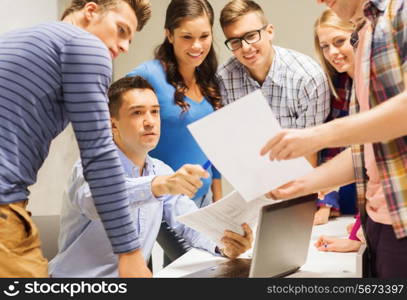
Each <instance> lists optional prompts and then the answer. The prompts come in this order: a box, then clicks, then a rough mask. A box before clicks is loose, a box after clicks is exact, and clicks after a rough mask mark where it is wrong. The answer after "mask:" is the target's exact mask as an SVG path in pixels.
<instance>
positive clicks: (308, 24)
mask: <svg viewBox="0 0 407 300" xmlns="http://www.w3.org/2000/svg"><path fill="white" fill-rule="evenodd" d="M169 2H170V0H151V3H152V6H153V15H152V18H151V19H150V21H149V22H148V23H147V25H146V26H145V27H144V29H143V31H142V32H138V33H136V36H135V39H134V42H133V44H132V45H131V47H130V51H129V53H128V54H125V55H122V56H121V57H119V58H118V59H117V60H116V61H115V64H114V66H115V72H114V76H115V79H119V78H120V77H123V76H124V75H126V73H128V72H129V71H130V70H132V69H133V68H134V67H135V66H137V65H138V64H140V63H141V62H143V61H145V60H148V59H151V58H152V57H153V50H154V49H155V47H156V46H157V45H159V44H160V43H161V42H162V41H163V39H164V29H163V27H164V21H165V10H166V8H167V5H168V3H169ZM209 2H210V3H211V4H212V6H213V9H214V11H215V26H214V37H215V49H216V51H217V53H218V56H219V62H222V61H224V60H225V59H226V58H228V57H229V56H230V55H231V53H230V51H229V50H228V49H227V48H226V47H225V45H224V43H223V42H224V36H223V32H222V30H221V28H220V26H219V15H220V11H221V10H222V8H223V7H224V6H225V4H226V3H227V2H228V0H209ZM256 2H257V3H258V4H260V6H261V7H262V8H263V10H264V12H265V14H266V16H267V18H268V19H269V22H270V23H272V24H273V25H274V26H275V33H276V35H275V40H274V44H275V45H279V46H283V47H287V48H292V49H295V50H297V51H300V52H303V53H305V54H308V55H310V56H314V50H313V35H312V30H313V24H314V21H315V19H316V18H317V17H318V16H319V15H320V13H321V12H322V10H323V9H324V8H325V5H317V4H316V1H315V0H257V1H256Z"/></svg>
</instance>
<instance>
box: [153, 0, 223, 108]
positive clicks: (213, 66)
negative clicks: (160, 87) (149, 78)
mask: <svg viewBox="0 0 407 300" xmlns="http://www.w3.org/2000/svg"><path fill="white" fill-rule="evenodd" d="M202 16H207V17H208V19H209V22H210V24H211V27H212V26H213V22H214V13H213V9H212V6H211V5H210V3H209V2H208V1H207V0H172V1H171V3H170V4H169V6H168V8H167V13H166V16H165V26H164V27H165V29H167V30H168V31H169V32H170V33H173V31H174V29H176V28H178V27H179V26H180V24H181V22H182V21H183V20H184V19H185V18H197V17H202ZM155 58H156V59H158V60H160V61H161V63H162V64H163V65H164V69H165V71H166V74H167V81H168V82H169V83H170V84H171V85H173V86H174V87H175V92H174V102H175V104H176V105H178V106H180V107H181V108H182V110H183V111H184V112H185V111H187V110H188V108H189V104H188V103H186V102H185V100H184V97H185V91H186V90H187V88H188V87H187V86H186V84H185V81H184V79H183V77H182V75H181V74H180V72H179V70H178V63H177V59H176V57H175V54H174V49H173V45H172V44H171V43H170V42H169V40H168V38H167V37H166V38H165V40H164V42H163V43H162V44H161V45H159V46H158V47H157V49H156V50H155ZM217 68H218V61H217V58H216V53H215V49H214V48H213V45H211V49H210V50H209V53H208V55H207V56H206V58H205V60H204V61H203V62H202V64H201V65H200V66H199V67H198V68H196V70H195V77H196V82H197V84H198V86H199V89H200V91H201V93H202V94H203V95H204V96H205V97H206V98H207V99H208V101H209V102H210V103H211V105H212V107H213V108H214V109H218V108H220V107H221V103H220V93H219V86H218V82H217V80H216V77H215V74H216V70H217Z"/></svg>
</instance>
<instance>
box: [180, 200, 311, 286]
mask: <svg viewBox="0 0 407 300" xmlns="http://www.w3.org/2000/svg"><path fill="white" fill-rule="evenodd" d="M316 199H317V194H312V195H307V196H303V197H298V198H294V199H289V200H284V201H281V202H276V203H273V204H270V205H266V206H264V207H263V208H262V209H261V211H260V216H259V222H258V226H257V233H256V239H255V242H254V246H253V254H252V259H247V258H238V259H235V260H228V261H226V262H221V263H218V264H215V265H213V266H210V267H208V268H205V269H203V270H199V271H197V272H194V273H190V274H187V275H186V276H184V277H189V278H208V277H209V278H213V277H215V278H246V277H263V278H264V277H284V276H287V275H289V274H292V273H294V272H296V271H297V270H298V269H299V268H301V266H302V265H303V264H304V263H305V261H306V259H307V255H308V248H309V242H310V239H311V232H312V226H313V219H314V213H315V210H316V205H315V202H316Z"/></svg>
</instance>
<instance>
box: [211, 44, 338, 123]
mask: <svg viewBox="0 0 407 300" xmlns="http://www.w3.org/2000/svg"><path fill="white" fill-rule="evenodd" d="M273 48H274V50H275V56H274V60H273V64H272V66H271V68H270V71H269V73H268V75H267V77H266V79H265V81H264V83H263V84H262V85H260V84H259V83H258V82H257V81H256V80H254V79H253V78H252V77H251V76H250V74H249V72H248V71H247V69H246V68H245V67H244V66H243V65H242V64H241V63H240V62H239V61H238V60H237V59H236V58H234V57H233V58H230V59H229V60H228V61H227V62H226V63H224V64H223V65H222V66H220V67H219V69H218V73H217V75H218V79H219V86H220V93H221V96H222V102H223V104H224V105H226V104H230V103H232V102H234V101H236V100H238V99H239V98H241V97H243V96H246V95H247V94H249V93H251V92H253V91H255V90H258V89H261V90H262V92H263V94H264V96H265V97H266V99H267V100H268V101H269V104H270V107H271V109H272V111H273V113H274V114H275V116H276V118H277V120H278V121H279V123H280V125H281V127H283V128H304V127H309V126H314V125H317V124H321V123H323V122H324V121H325V119H326V117H327V116H328V114H329V111H330V92H329V86H328V82H327V80H326V77H325V74H324V72H323V71H322V69H321V67H320V66H319V65H318V64H317V63H316V62H315V61H314V60H313V59H311V58H310V57H308V56H306V55H304V54H301V53H299V52H296V51H293V50H289V49H285V48H280V47H276V46H274V47H273Z"/></svg>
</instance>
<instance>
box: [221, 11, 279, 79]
mask: <svg viewBox="0 0 407 300" xmlns="http://www.w3.org/2000/svg"><path fill="white" fill-rule="evenodd" d="M264 25H265V24H264V23H263V21H262V19H261V17H260V16H259V15H258V14H257V13H255V12H251V13H248V14H246V15H244V16H242V17H240V18H239V19H238V20H237V21H236V22H234V23H232V24H230V25H227V26H226V27H224V28H223V32H224V34H225V37H226V39H227V40H229V39H231V38H241V37H243V36H245V35H247V34H248V33H250V32H253V31H256V30H260V29H261V28H263V27H264ZM260 36H261V37H260V40H259V41H258V42H256V43H251V44H248V43H246V42H245V41H242V47H241V48H239V49H237V50H234V51H233V54H234V55H235V57H236V58H237V59H238V60H239V62H240V63H241V64H243V65H244V66H245V67H247V68H248V69H249V71H250V72H251V73H256V72H257V71H258V70H259V69H265V70H268V69H269V68H270V66H271V63H272V53H273V50H272V45H271V42H272V40H273V26H272V25H268V26H267V27H266V28H265V29H264V30H261V31H260Z"/></svg>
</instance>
